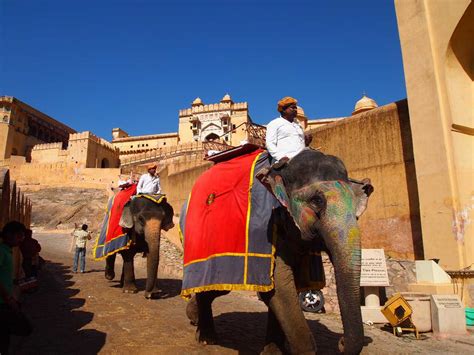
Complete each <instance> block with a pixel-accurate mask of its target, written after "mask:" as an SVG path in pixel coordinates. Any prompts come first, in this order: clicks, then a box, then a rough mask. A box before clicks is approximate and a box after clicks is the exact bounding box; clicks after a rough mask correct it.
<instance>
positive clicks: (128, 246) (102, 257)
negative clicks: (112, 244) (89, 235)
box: [92, 240, 132, 261]
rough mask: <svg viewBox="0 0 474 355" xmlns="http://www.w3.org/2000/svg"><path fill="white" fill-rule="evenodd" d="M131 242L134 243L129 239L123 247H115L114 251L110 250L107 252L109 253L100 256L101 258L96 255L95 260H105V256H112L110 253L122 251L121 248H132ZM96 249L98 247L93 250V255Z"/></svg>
mask: <svg viewBox="0 0 474 355" xmlns="http://www.w3.org/2000/svg"><path fill="white" fill-rule="evenodd" d="M130 244H132V240H129V241H128V243H127V244H126V245H124V246H123V247H121V248H118V249H115V250H114V251H112V252H110V253H107V254H106V255H104V256H101V257H99V258H96V257H94V261H100V260H104V259H105V258H107V257H108V256H110V255H114V254H116V253H117V252H119V251H121V250H125V249H128V248H130ZM95 249H96V248H94V251H93V254H92V255H95Z"/></svg>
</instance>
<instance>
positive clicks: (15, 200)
mask: <svg viewBox="0 0 474 355" xmlns="http://www.w3.org/2000/svg"><path fill="white" fill-rule="evenodd" d="M10 221H18V222H21V223H23V224H24V225H25V226H26V227H27V228H29V227H30V224H31V201H30V199H29V198H28V197H26V196H25V194H24V193H23V192H21V191H20V189H19V188H18V187H17V186H16V182H15V181H10V171H9V170H8V169H0V228H3V226H4V225H5V224H6V223H8V222H10Z"/></svg>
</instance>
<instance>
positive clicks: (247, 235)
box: [244, 153, 262, 285]
mask: <svg viewBox="0 0 474 355" xmlns="http://www.w3.org/2000/svg"><path fill="white" fill-rule="evenodd" d="M261 155H262V153H260V154H259V155H257V156H256V157H255V159H254V160H253V163H252V168H251V169H250V181H249V196H248V206H247V221H246V225H245V260H244V285H246V284H247V272H248V251H249V226H250V215H251V213H252V187H253V172H254V170H255V165H256V164H257V161H258V159H259V158H260V156H261Z"/></svg>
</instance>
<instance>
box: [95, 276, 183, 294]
mask: <svg viewBox="0 0 474 355" xmlns="http://www.w3.org/2000/svg"><path fill="white" fill-rule="evenodd" d="M104 282H107V281H106V280H105V278H104ZM109 282H110V287H113V288H117V289H121V288H122V286H121V284H120V280H117V279H116V278H115V279H114V280H112V281H109ZM181 283H182V281H181V280H178V279H159V280H158V281H157V284H158V288H159V289H160V290H161V292H160V293H159V295H158V296H157V299H165V298H171V297H176V296H178V295H179V294H180V293H181ZM135 284H136V286H137V289H138V292H143V291H145V285H146V279H136V280H135Z"/></svg>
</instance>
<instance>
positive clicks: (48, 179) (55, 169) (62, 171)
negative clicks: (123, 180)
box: [10, 162, 120, 188]
mask: <svg viewBox="0 0 474 355" xmlns="http://www.w3.org/2000/svg"><path fill="white" fill-rule="evenodd" d="M119 174H120V168H108V169H107V168H105V169H96V168H85V167H81V166H79V165H77V166H74V165H71V164H69V163H66V162H59V163H49V164H48V163H38V164H36V163H29V164H11V165H10V175H11V177H12V178H13V179H15V180H16V181H17V183H18V184H19V185H22V186H23V185H29V186H31V185H38V186H39V185H41V186H42V187H44V186H50V187H54V186H58V187H60V186H74V187H82V188H106V187H114V186H116V185H117V182H118V179H119Z"/></svg>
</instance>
